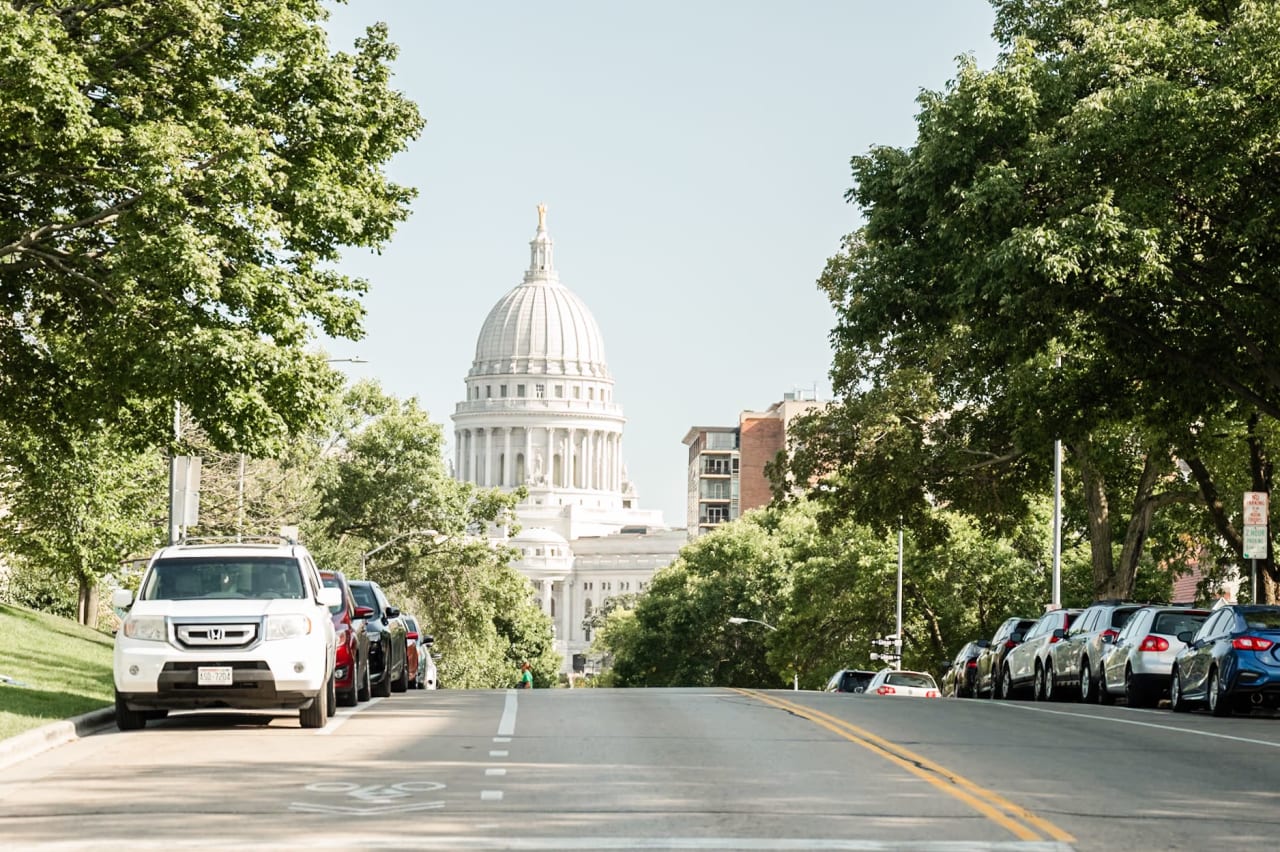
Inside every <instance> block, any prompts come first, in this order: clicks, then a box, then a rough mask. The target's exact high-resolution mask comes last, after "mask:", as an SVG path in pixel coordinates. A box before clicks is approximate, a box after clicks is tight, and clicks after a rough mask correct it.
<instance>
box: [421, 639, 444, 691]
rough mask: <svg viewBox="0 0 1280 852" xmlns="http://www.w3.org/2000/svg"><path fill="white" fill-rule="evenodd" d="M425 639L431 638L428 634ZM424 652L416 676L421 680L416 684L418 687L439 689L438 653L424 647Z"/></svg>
mask: <svg viewBox="0 0 1280 852" xmlns="http://www.w3.org/2000/svg"><path fill="white" fill-rule="evenodd" d="M427 639H431V637H430V636H428V637H427ZM425 651H426V653H424V654H423V655H422V671H421V672H419V674H418V678H419V680H421V681H422V682H421V683H419V684H418V688H419V689H439V688H440V669H439V667H438V666H437V665H436V660H438V659H440V655H439V654H437V653H435V652H434V651H432V650H431V648H426V649H425Z"/></svg>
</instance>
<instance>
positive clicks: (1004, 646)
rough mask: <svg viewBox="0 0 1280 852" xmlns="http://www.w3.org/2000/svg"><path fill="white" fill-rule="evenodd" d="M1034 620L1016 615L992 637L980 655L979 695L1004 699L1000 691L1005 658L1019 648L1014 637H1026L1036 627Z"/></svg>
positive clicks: (1003, 624)
mask: <svg viewBox="0 0 1280 852" xmlns="http://www.w3.org/2000/svg"><path fill="white" fill-rule="evenodd" d="M1035 623H1036V620H1035V619H1034V618H1023V617H1022V616H1020V615H1015V616H1012V617H1010V618H1006V619H1005V620H1004V621H1003V622H1002V623H1001V624H1000V626H999V627H997V628H996V633H995V635H994V636H992V637H991V641H990V642H988V643H987V647H985V648H983V649H982V653H981V654H979V655H978V674H977V684H976V686H975V687H974V689H975V691H976V692H977V694H978V695H985V696H987V697H988V698H1004V694H1003V693H1002V692H1001V691H1000V688H1001V679H1000V671H1001V669H1002V668H1003V667H1004V658H1005V656H1006V655H1007V654H1008V653H1009V651H1011V650H1013V649H1014V648H1016V647H1018V644H1019V643H1018V642H1015V641H1014V639H1013V635H1014V634H1015V633H1017V634H1019V635H1023V636H1025V635H1026V633H1027V631H1028V630H1030V629H1031V628H1032V627H1034V626H1035Z"/></svg>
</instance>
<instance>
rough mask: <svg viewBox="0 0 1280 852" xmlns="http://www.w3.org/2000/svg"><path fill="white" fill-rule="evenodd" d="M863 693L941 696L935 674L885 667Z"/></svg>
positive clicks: (920, 696)
mask: <svg viewBox="0 0 1280 852" xmlns="http://www.w3.org/2000/svg"><path fill="white" fill-rule="evenodd" d="M863 695H880V696H890V697H899V698H904V697H906V698H941V697H942V693H941V692H940V691H939V690H938V684H937V683H936V682H935V681H934V679H933V675H930V674H925V673H924V672H908V671H901V670H899V669H884V670H883V671H880V672H877V673H876V676H875V677H873V678H872V679H871V683H869V684H867V689H866V691H865V692H864V693H863Z"/></svg>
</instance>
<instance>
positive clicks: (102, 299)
mask: <svg viewBox="0 0 1280 852" xmlns="http://www.w3.org/2000/svg"><path fill="white" fill-rule="evenodd" d="M325 16H326V12H325V10H324V7H323V4H322V3H320V2H319V0H289V2H277V0H163V1H162V2H138V0H107V2H100V3H91V4H84V3H71V2H64V1H63V0H49V2H21V3H19V2H8V3H3V4H0V57H3V59H2V60H0V63H2V65H0V69H2V70H0V163H3V166H2V167H0V173H3V179H0V186H3V187H4V190H3V192H0V293H3V296H4V299H5V303H6V305H7V310H6V316H8V317H9V321H8V322H7V323H6V324H5V328H4V331H3V333H0V362H2V363H3V364H4V365H5V366H4V370H3V375H0V421H3V422H5V423H6V424H7V428H8V429H11V430H15V429H23V428H26V429H30V430H32V431H40V432H44V433H58V434H61V435H63V436H72V437H74V436H76V435H78V434H80V433H85V432H90V431H92V429H93V428H96V427H97V426H98V425H99V424H102V423H106V424H123V425H124V426H125V428H124V429H122V434H128V435H129V436H130V438H132V439H136V441H137V443H138V444H139V445H143V446H146V445H150V444H155V445H163V444H165V443H166V442H167V441H168V440H169V439H170V435H169V424H170V423H171V414H172V410H173V403H174V401H175V400H177V401H181V402H182V403H183V406H184V408H185V409H186V410H187V411H188V412H190V413H191V415H192V416H193V417H194V418H195V419H196V420H197V421H198V422H199V423H200V424H201V425H202V426H203V427H204V429H205V430H206V433H207V435H208V436H209V440H210V441H212V443H213V444H214V445H215V446H217V447H220V448H222V449H225V450H234V451H245V452H250V453H255V454H258V455H271V454H273V453H274V451H275V450H276V449H278V448H279V447H280V446H282V445H283V444H284V443H286V442H287V439H288V436H289V435H290V434H293V433H299V432H305V431H306V430H307V429H309V428H311V427H314V426H315V425H316V423H317V418H319V417H321V416H322V411H323V398H324V397H325V396H326V395H327V394H328V393H330V392H331V391H332V390H333V389H334V388H336V387H337V386H338V383H339V379H338V377H337V376H335V375H334V373H333V371H332V370H331V369H329V368H328V367H327V366H326V365H325V364H324V363H323V359H322V358H320V357H319V356H317V355H315V354H314V353H311V352H309V351H308V348H307V345H308V343H309V342H310V341H311V340H312V339H313V338H314V337H315V336H316V334H317V332H323V333H324V334H326V335H329V336H332V337H347V338H356V337H359V336H360V334H361V333H362V332H361V328H360V322H361V318H362V307H361V305H360V303H359V301H358V299H359V297H360V295H361V294H362V293H363V292H364V290H365V284H364V282H362V281H358V280H352V279H349V278H347V277H346V276H343V275H340V274H337V273H335V272H334V271H333V269H332V262H333V261H334V260H336V259H337V258H338V257H339V254H340V251H341V249H342V248H343V247H346V246H365V247H378V246H380V245H382V244H383V243H385V242H386V240H387V239H388V238H389V237H390V235H391V233H392V229H393V228H394V227H395V225H396V224H398V223H399V222H400V221H401V220H402V219H404V217H405V216H406V215H407V213H408V203H409V201H410V200H411V198H412V197H413V191H412V190H410V189H407V188H405V187H401V186H397V185H396V184H394V183H391V182H390V181H388V180H387V179H386V177H385V175H384V173H383V169H384V168H385V166H386V164H387V163H388V162H389V160H390V159H391V158H392V157H393V156H394V155H395V154H396V153H398V152H399V151H401V150H403V148H404V147H405V145H406V143H407V142H408V140H410V139H412V138H413V137H415V136H416V135H417V133H418V132H419V130H420V128H421V126H422V120H421V118H420V116H419V114H418V111H417V109H416V107H415V106H414V105H413V104H412V103H411V102H409V101H408V100H407V99H405V98H404V97H403V96H402V95H401V94H399V93H397V92H395V91H394V90H392V89H391V88H390V86H389V82H390V71H389V66H390V63H391V61H392V59H393V58H394V56H395V53H396V49H395V48H394V46H393V45H391V44H390V43H389V41H388V40H387V33H386V31H385V28H383V27H381V26H375V27H372V28H370V29H369V30H368V32H367V35H366V36H365V37H364V38H362V39H360V40H359V41H358V42H357V44H356V46H355V50H354V51H353V52H340V53H331V52H330V49H329V46H328V44H327V40H326V36H325V32H324V30H323V28H322V22H323V20H324V18H325ZM68 441H69V438H68Z"/></svg>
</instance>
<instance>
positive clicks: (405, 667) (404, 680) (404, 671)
mask: <svg viewBox="0 0 1280 852" xmlns="http://www.w3.org/2000/svg"><path fill="white" fill-rule="evenodd" d="M408 689H409V663H408V661H407V660H406V661H404V662H402V663H401V664H400V676H399V677H398V678H396V679H395V680H393V681H392V682H391V691H392V692H407V691H408Z"/></svg>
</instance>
